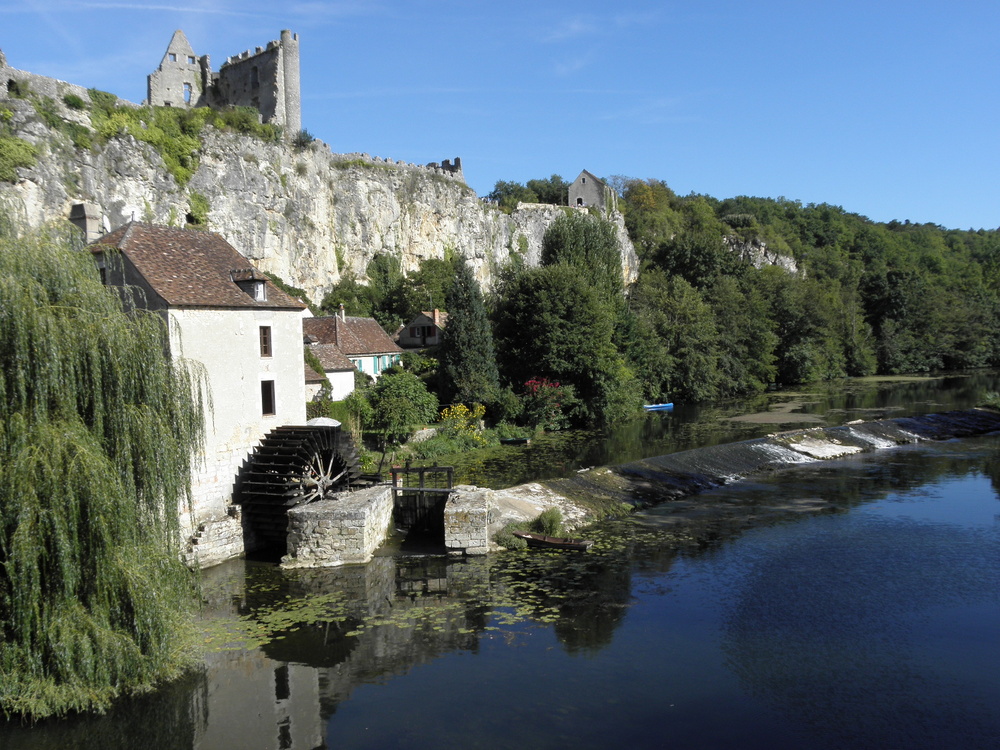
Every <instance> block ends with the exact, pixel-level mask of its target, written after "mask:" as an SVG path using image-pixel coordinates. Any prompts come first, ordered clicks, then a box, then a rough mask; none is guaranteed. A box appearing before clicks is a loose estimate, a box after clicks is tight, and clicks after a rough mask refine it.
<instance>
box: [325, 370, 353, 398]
mask: <svg viewBox="0 0 1000 750" xmlns="http://www.w3.org/2000/svg"><path fill="white" fill-rule="evenodd" d="M326 379H327V380H329V381H330V400H331V401H343V400H344V399H345V398H347V397H348V396H350V395H351V393H353V392H354V372H353V371H349V372H340V371H335V370H330V371H329V372H327V373H326Z"/></svg>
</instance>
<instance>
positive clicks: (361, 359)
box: [350, 353, 400, 380]
mask: <svg viewBox="0 0 1000 750" xmlns="http://www.w3.org/2000/svg"><path fill="white" fill-rule="evenodd" d="M399 357H400V355H399V354H398V353H394V354H373V355H370V356H352V357H351V358H350V360H351V362H353V363H354V366H355V367H357V368H358V369H359V370H360V371H361V372H363V373H364V374H365V375H367V376H368V377H370V378H375V379H376V380H378V377H379V375H381V374H382V373H383V372H384V371H385V370H388V369H389V368H390V367H392V366H393V365H394V364H396V363H397V362H398V361H399Z"/></svg>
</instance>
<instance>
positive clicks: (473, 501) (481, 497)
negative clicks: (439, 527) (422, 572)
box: [444, 485, 493, 555]
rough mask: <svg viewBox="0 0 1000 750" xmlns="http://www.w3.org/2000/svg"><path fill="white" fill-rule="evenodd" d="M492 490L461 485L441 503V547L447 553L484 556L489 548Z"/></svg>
mask: <svg viewBox="0 0 1000 750" xmlns="http://www.w3.org/2000/svg"><path fill="white" fill-rule="evenodd" d="M492 508H493V490H488V489H483V488H481V487H472V486H469V485H461V486H458V487H456V488H455V489H454V491H453V492H452V493H451V494H450V495H449V496H448V502H447V503H446V504H445V506H444V546H445V547H447V548H448V554H449V555H485V554H486V553H487V552H488V551H489V523H490V511H491V510H492Z"/></svg>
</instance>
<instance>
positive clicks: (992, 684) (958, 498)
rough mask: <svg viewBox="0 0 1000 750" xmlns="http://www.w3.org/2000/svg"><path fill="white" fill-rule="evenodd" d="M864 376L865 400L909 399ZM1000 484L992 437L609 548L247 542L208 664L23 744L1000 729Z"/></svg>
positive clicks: (265, 743) (209, 589)
mask: <svg viewBox="0 0 1000 750" xmlns="http://www.w3.org/2000/svg"><path fill="white" fill-rule="evenodd" d="M993 377H994V381H992V382H991V383H986V382H980V381H978V380H975V381H973V380H968V379H963V380H961V381H958V382H957V383H956V384H955V386H956V388H955V390H957V391H959V392H960V393H952V395H949V396H947V397H946V398H947V399H948V404H947V405H948V406H951V405H953V406H956V407H958V406H967V405H969V403H968V401H973V402H975V400H978V399H981V397H982V394H981V392H980V391H981V390H982V389H986V390H992V389H995V388H996V383H995V376H993ZM910 387H911V384H909V383H907V384H906V388H910ZM914 387H916V386H915V385H914ZM880 393H881V395H879V394H880ZM917 394H918V392H917V391H909V394H908V395H909V397H911V398H912V397H916V395H917ZM796 398H797V397H796ZM843 398H845V399H846V396H844V397H843ZM851 398H853V399H855V401H854V402H852V405H851V406H850V407H847V406H844V407H843V410H844V415H843V418H842V421H847V420H848V419H853V418H858V417H857V414H858V412H859V410H861V409H876V410H877V409H894V408H895V406H894V404H892V403H891V401H893V399H894V398H895V397H893V396H891V394H886V393H882V392H881V391H879V390H878V389H876V390H875V391H874V392H871V391H869V390H864V391H863V393H861V394H855V395H854V396H851ZM943 400H944V399H943V398H942V397H941V396H940V395H939V396H937V397H934V398H931V397H928V398H927V400H926V402H922V404H923V405H919V404H918V405H917V406H916V407H914V411H916V412H918V413H919V412H920V411H938V410H941V409H942V408H943V407H944V405H943V404H942V401H943ZM963 400H965V401H964V402H963ZM845 403H846V402H845ZM872 403H875V404H876V405H875V406H870V405H869V404H872ZM859 404H864V405H859ZM838 408H840V407H838ZM824 414H825V413H824ZM873 416H874V415H873ZM829 418H830V419H841V417H836V416H835V417H829ZM664 421H667V423H668V424H674V430H675V431H676V432H677V434H676V435H675V436H674V438H671V439H672V440H681V441H683V440H685V439H694V438H693V437H691V435H694V434H695V433H696V432H697V430H695V429H694V428H686V427H684V425H685V424H691V425H697V424H699V423H698V422H690V423H685V422H677V423H670V422H669V421H668V420H664ZM831 423H833V422H831ZM647 424H648V422H647ZM737 424H739V423H737ZM643 429H647V428H643ZM736 429H738V430H741V429H761V426H760V425H750V426H749V427H746V428H744V427H737V428H736ZM763 429H765V430H766V431H773V430H774V429H775V427H774V425H773V424H771V425H766V426H764V427H763ZM685 431H687V432H685ZM667 432H669V430H668V431H667ZM682 433H683V434H686V435H687V437H683V435H682ZM662 434H663V433H662V432H661V435H662ZM699 434H700V433H699ZM712 434H714V433H712ZM636 439H639V438H636ZM655 445H661V443H655ZM686 447H691V446H690V445H688V446H686ZM630 450H631V449H630ZM655 450H658V449H654V450H653V451H651V452H655ZM998 492H1000V444H998V441H997V438H996V437H986V438H979V439H975V440H966V441H954V442H949V443H945V444H938V445H921V446H908V447H904V448H900V449H893V450H890V451H883V452H881V453H878V454H870V455H866V456H863V457H860V458H855V459H851V460H845V461H837V462H825V463H822V464H817V465H811V466H805V467H801V468H797V469H794V470H789V471H786V472H782V473H779V474H775V475H772V476H768V477H764V478H757V479H755V480H754V481H751V482H742V483H738V484H734V485H731V486H728V487H725V488H722V489H719V490H717V491H714V492H712V493H707V494H706V495H705V496H702V497H700V498H699V502H703V503H705V504H709V503H714V504H716V505H725V506H727V507H729V508H730V509H731V512H730V513H728V514H727V515H726V516H725V517H719V518H717V519H716V520H714V521H711V520H709V521H706V522H704V523H699V524H695V525H693V526H691V525H683V524H678V522H677V518H678V513H679V510H678V508H680V507H681V504H674V505H670V504H668V505H664V506H660V507H657V508H653V509H650V510H649V511H647V512H645V513H643V514H640V515H638V516H635V517H632V518H627V519H621V520H617V521H609V522H605V523H603V524H601V525H599V526H598V527H596V528H594V529H593V532H592V533H591V532H588V536H590V537H592V538H594V539H595V540H596V542H597V543H596V545H595V547H594V548H593V549H592V550H591V551H590V552H589V553H586V554H578V553H568V554H567V553H561V554H560V553H557V554H537V553H535V554H532V553H510V554H503V555H497V556H495V557H491V558H490V559H489V560H472V561H468V562H463V561H455V560H449V559H447V558H441V557H423V558H400V557H392V556H385V557H378V558H376V559H375V560H373V561H372V562H371V563H369V564H368V565H358V566H347V567H343V568H336V569H323V570H312V571H288V572H283V571H280V570H279V569H277V568H275V567H274V566H270V565H265V564H254V563H248V562H243V561H234V562H233V563H230V564H227V565H223V566H219V567H218V568H215V569H213V570H211V571H208V572H207V575H206V582H205V589H204V590H205V605H204V613H203V614H204V623H203V627H204V639H205V643H206V648H208V649H209V653H208V655H207V657H206V665H205V669H204V671H203V672H202V673H200V674H198V675H195V676H192V677H191V678H189V679H188V680H185V681H182V682H180V683H178V684H175V685H172V686H170V687H168V688H167V689H165V690H163V691H160V692H158V693H156V694H155V695H151V696H146V697H144V698H141V699H138V700H134V701H130V702H126V703H123V704H122V705H120V706H118V707H117V708H116V709H115V710H114V711H112V712H111V713H109V714H108V715H107V716H103V717H91V718H86V719H80V720H73V721H64V722H50V723H45V724H42V725H40V726H37V727H34V728H30V729H29V728H23V727H19V726H17V725H7V726H0V747H2V748H4V749H5V750H6V749H7V748H11V750H15V749H17V748H32V749H35V748H37V749H39V750H41V749H42V748H45V749H46V750H49V749H52V748H66V747H73V748H102V749H114V748H170V749H172V748H178V749H184V750H188V749H192V750H193V749H197V750H216V749H217V748H218V749H221V748H227V749H229V748H261V750H284V749H286V748H330V749H331V750H332V749H333V748H339V747H350V748H365V747H371V748H385V747H400V748H424V747H426V748H441V747H450V746H456V747H457V746H461V747H470V748H476V747H488V748H498V747H511V748H514V747H518V748H520V747H560V746H565V745H573V746H575V747H593V748H604V747H609V746H628V747H636V748H647V747H648V748H659V747H666V746H670V747H678V748H703V747H719V748H756V747H760V748H802V747H809V748H847V747H850V748H861V747H873V748H894V747H901V748H902V747H905V748H943V747H962V748H987V747H989V748H993V747H997V746H1000V681H998V680H997V679H996V668H997V665H998V664H1000V639H998V638H997V633H998V632H1000V501H998ZM776 508H777V509H778V510H775V509H776ZM803 508H808V509H809V510H808V511H803ZM781 509H785V510H781ZM765 510H766V511H767V512H766V513H765ZM765 518H766V521H765V520H763V519H765Z"/></svg>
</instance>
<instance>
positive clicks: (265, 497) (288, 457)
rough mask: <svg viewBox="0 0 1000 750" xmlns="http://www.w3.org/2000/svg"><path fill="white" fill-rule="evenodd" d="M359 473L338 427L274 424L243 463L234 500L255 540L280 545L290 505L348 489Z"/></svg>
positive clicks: (352, 451) (347, 439)
mask: <svg viewBox="0 0 1000 750" xmlns="http://www.w3.org/2000/svg"><path fill="white" fill-rule="evenodd" d="M360 473H361V470H360V468H359V465H358V454H357V450H356V449H355V447H354V442H353V441H352V440H351V436H350V435H349V434H348V433H347V432H346V431H344V430H341V428H340V427H333V426H326V425H306V426H285V427H277V428H275V429H273V430H271V432H269V433H268V434H267V435H266V436H265V437H264V439H263V440H261V442H260V445H259V446H257V448H256V449H255V450H254V452H253V454H252V455H251V456H250V458H249V460H248V461H247V462H246V463H245V464H244V467H243V470H242V471H241V472H240V477H239V479H238V481H237V488H236V498H235V500H236V502H237V503H239V504H240V505H242V506H243V517H244V519H245V522H246V524H247V525H248V526H249V527H250V529H251V530H252V531H253V533H254V534H255V536H256V538H257V542H258V545H259V546H266V547H279V548H281V549H283V548H284V546H285V537H286V534H287V532H288V516H287V513H288V509H289V508H292V507H295V506H296V505H301V504H303V503H310V502H314V501H316V500H320V499H322V498H324V497H326V496H327V495H328V494H329V493H331V492H337V491H340V490H346V489H349V488H350V487H351V485H352V484H355V483H356V482H357V480H358V477H359V475H360Z"/></svg>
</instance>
